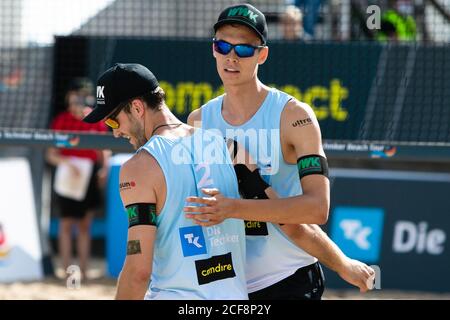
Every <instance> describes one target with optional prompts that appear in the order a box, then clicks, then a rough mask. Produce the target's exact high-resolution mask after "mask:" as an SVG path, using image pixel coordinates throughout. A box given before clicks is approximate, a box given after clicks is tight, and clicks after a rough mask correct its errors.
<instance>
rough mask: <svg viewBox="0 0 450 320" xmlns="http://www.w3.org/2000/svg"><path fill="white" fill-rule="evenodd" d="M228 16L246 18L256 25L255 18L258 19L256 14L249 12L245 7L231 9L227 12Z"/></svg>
mask: <svg viewBox="0 0 450 320" xmlns="http://www.w3.org/2000/svg"><path fill="white" fill-rule="evenodd" d="M228 16H229V17H233V16H242V17H248V18H249V19H250V20H252V21H253V22H254V23H256V18H258V15H257V14H256V13H254V12H253V11H251V10H249V9H248V8H246V7H237V8H231V9H230V11H228Z"/></svg>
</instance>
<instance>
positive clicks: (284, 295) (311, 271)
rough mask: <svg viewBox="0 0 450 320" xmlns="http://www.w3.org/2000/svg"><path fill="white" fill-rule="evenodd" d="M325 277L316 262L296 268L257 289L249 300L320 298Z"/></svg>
mask: <svg viewBox="0 0 450 320" xmlns="http://www.w3.org/2000/svg"><path fill="white" fill-rule="evenodd" d="M324 283H325V277H324V276H323V271H322V267H321V266H320V264H319V263H318V262H316V263H314V264H311V265H309V266H306V267H303V268H300V269H298V270H297V271H296V272H295V273H294V274H293V275H291V276H289V277H287V278H285V279H283V280H281V281H279V282H277V283H275V284H273V285H271V286H269V287H267V288H264V289H261V290H259V291H256V292H253V293H249V294H248V297H249V299H250V300H320V299H321V298H322V294H323V291H324V289H325V286H324Z"/></svg>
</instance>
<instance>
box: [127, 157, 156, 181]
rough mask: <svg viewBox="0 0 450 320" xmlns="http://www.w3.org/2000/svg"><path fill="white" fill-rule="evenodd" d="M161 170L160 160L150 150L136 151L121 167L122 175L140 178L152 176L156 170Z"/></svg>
mask: <svg viewBox="0 0 450 320" xmlns="http://www.w3.org/2000/svg"><path fill="white" fill-rule="evenodd" d="M157 170H160V168H159V165H158V161H156V159H155V158H154V157H153V156H152V155H151V154H149V153H148V152H142V151H141V152H138V153H135V154H134V155H133V156H132V157H131V158H130V159H129V160H127V161H126V162H125V163H124V164H123V165H122V166H121V168H120V175H121V176H122V175H123V176H132V177H139V178H148V177H152V176H153V175H154V173H155V171H157Z"/></svg>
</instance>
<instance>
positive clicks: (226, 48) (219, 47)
mask: <svg viewBox="0 0 450 320" xmlns="http://www.w3.org/2000/svg"><path fill="white" fill-rule="evenodd" d="M260 47H261V48H262V47H263V46H257V47H255V46H252V45H249V44H235V45H233V44H231V43H228V42H226V41H223V40H214V50H215V51H217V52H218V53H220V54H229V53H230V51H231V49H233V48H234V52H236V55H237V56H238V57H240V58H248V57H252V56H253V55H254V54H255V50H256V49H257V48H260Z"/></svg>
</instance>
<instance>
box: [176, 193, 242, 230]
mask: <svg viewBox="0 0 450 320" xmlns="http://www.w3.org/2000/svg"><path fill="white" fill-rule="evenodd" d="M202 192H203V193H204V194H206V195H208V196H209V197H187V198H186V202H190V203H195V204H197V206H185V207H184V212H186V213H187V214H186V218H188V219H193V220H194V222H195V223H196V224H198V225H201V226H203V227H209V226H213V225H215V224H219V223H221V222H222V221H223V220H225V219H227V218H228V217H229V214H230V213H231V212H233V206H234V199H230V198H226V197H224V196H223V195H222V194H221V193H220V191H219V190H218V189H202ZM198 205H200V206H198Z"/></svg>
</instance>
